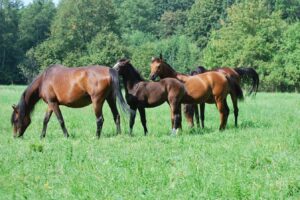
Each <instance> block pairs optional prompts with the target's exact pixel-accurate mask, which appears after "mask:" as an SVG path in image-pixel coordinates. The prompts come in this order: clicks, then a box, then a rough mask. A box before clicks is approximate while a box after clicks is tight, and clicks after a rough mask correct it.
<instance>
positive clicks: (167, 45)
mask: <svg viewBox="0 0 300 200" xmlns="http://www.w3.org/2000/svg"><path fill="white" fill-rule="evenodd" d="M141 52H143V53H142V54H141ZM160 53H162V54H163V56H164V58H165V60H166V61H167V62H168V63H169V64H170V65H172V66H173V67H174V68H175V69H176V70H178V71H181V72H189V71H190V67H193V66H196V65H197V63H199V59H200V51H199V49H198V48H197V46H196V45H195V44H193V43H192V41H190V40H189V39H188V38H187V37H186V36H177V35H175V36H172V37H170V38H167V39H162V40H155V41H149V42H146V43H144V44H142V45H140V46H134V47H132V48H129V54H130V55H131V58H132V63H133V64H134V66H135V67H137V68H138V69H139V70H140V71H141V72H142V74H143V75H144V76H146V77H148V76H149V72H150V62H151V57H153V56H154V57H157V56H159V54H160Z"/></svg>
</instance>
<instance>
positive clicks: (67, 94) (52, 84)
mask: <svg viewBox="0 0 300 200" xmlns="http://www.w3.org/2000/svg"><path fill="white" fill-rule="evenodd" d="M110 84H111V77H110V75H109V68H108V67H104V66H88V67H76V68H68V67H64V66H62V65H58V66H53V67H51V68H49V69H48V70H46V71H45V73H44V77H43V83H42V87H41V96H42V98H43V99H44V100H46V101H49V100H50V101H58V102H59V103H60V104H62V105H67V106H71V107H82V106H85V105H88V104H90V103H91V97H93V96H94V95H103V94H105V93H107V90H108V88H109V86H110Z"/></svg>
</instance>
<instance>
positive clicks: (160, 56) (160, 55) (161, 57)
mask: <svg viewBox="0 0 300 200" xmlns="http://www.w3.org/2000/svg"><path fill="white" fill-rule="evenodd" d="M159 59H161V60H163V56H162V53H161V52H160V54H159Z"/></svg>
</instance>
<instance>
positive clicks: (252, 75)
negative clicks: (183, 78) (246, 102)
mask: <svg viewBox="0 0 300 200" xmlns="http://www.w3.org/2000/svg"><path fill="white" fill-rule="evenodd" d="M209 71H217V72H222V73H224V74H226V75H227V76H230V77H231V78H233V79H234V80H235V81H237V82H238V83H239V84H240V81H241V79H252V88H251V90H250V92H249V95H251V94H252V93H253V92H254V95H256V93H257V90H258V86H259V76H258V74H257V72H256V71H255V69H253V68H251V67H238V68H229V67H220V68H216V69H213V70H207V69H206V68H205V67H203V66H198V67H197V68H196V69H195V70H194V71H192V72H191V73H190V74H191V75H196V74H202V73H205V72H209ZM230 95H231V99H232V103H233V108H234V119H235V126H236V127H237V120H238V112H239V109H238V107H237V98H236V95H235V94H234V93H230ZM199 107H200V117H201V125H202V128H204V110H205V104H200V106H199ZM184 110H185V114H186V115H189V116H188V117H189V118H191V117H193V116H194V114H195V118H196V122H197V124H198V125H199V112H198V107H197V104H195V105H193V104H185V105H184Z"/></svg>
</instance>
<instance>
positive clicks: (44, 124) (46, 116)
mask: <svg viewBox="0 0 300 200" xmlns="http://www.w3.org/2000/svg"><path fill="white" fill-rule="evenodd" d="M52 113H53V110H52V109H50V108H49V107H48V109H47V111H46V114H45V117H44V122H43V131H42V134H41V139H43V138H44V137H45V136H46V130H47V125H48V122H49V120H50V117H51V115H52Z"/></svg>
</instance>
